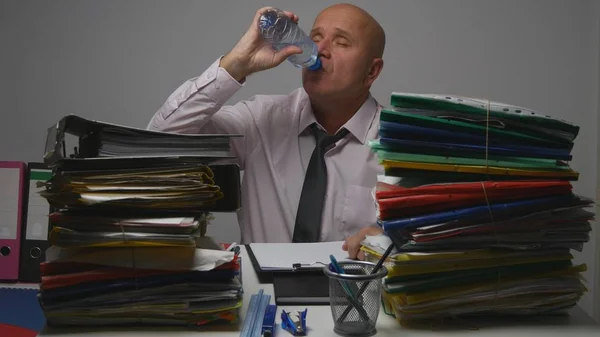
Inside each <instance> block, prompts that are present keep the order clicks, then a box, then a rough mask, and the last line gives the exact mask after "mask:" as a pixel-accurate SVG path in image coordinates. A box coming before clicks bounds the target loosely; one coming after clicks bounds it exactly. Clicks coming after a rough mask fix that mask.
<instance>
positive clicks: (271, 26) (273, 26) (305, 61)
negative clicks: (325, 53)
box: [258, 8, 321, 70]
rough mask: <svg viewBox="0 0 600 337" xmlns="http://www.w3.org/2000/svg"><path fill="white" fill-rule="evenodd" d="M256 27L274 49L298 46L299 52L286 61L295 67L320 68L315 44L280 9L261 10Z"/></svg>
mask: <svg viewBox="0 0 600 337" xmlns="http://www.w3.org/2000/svg"><path fill="white" fill-rule="evenodd" d="M258 29H259V30H260V32H261V33H262V37H263V39H264V40H265V41H266V42H268V43H270V44H271V45H272V46H273V48H274V49H275V50H281V49H283V48H285V47H287V46H289V45H295V46H298V47H300V48H301V49H302V53H301V54H295V55H292V56H290V57H288V61H290V62H291V63H292V64H293V65H295V66H296V67H299V68H308V69H310V70H318V69H320V68H321V60H320V59H319V57H318V48H317V44H316V43H315V42H314V41H313V40H312V39H311V38H310V37H309V36H308V35H306V33H304V31H303V30H302V29H300V27H299V26H298V25H297V24H296V23H295V22H294V21H292V20H291V19H290V18H289V17H288V16H287V15H285V13H284V12H283V11H282V10H280V9H276V8H272V9H268V10H266V11H265V12H263V13H262V15H261V16H260V18H259V20H258Z"/></svg>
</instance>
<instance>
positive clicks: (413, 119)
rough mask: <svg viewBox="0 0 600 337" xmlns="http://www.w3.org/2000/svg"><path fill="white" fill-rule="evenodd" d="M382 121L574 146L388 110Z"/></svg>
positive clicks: (536, 143) (551, 146) (565, 147)
mask: <svg viewBox="0 0 600 337" xmlns="http://www.w3.org/2000/svg"><path fill="white" fill-rule="evenodd" d="M380 119H381V120H382V121H388V122H396V123H404V124H410V125H416V126H421V127H428V128H436V129H442V130H455V131H458V132H464V133H471V134H476V135H486V132H487V133H488V137H489V138H491V139H509V140H513V141H521V142H522V144H523V145H538V146H544V147H548V148H553V149H571V148H572V146H573V143H572V142H566V141H563V142H560V141H556V140H549V139H546V138H540V137H534V136H530V135H525V134H522V133H519V132H514V131H508V130H503V129H498V128H495V127H489V128H487V131H486V126H485V125H483V126H482V125H476V124H472V123H466V122H461V121H453V120H446V119H443V118H437V117H429V116H423V115H419V114H414V113H407V112H401V111H395V110H392V109H387V108H386V109H383V110H382V111H381V117H380Z"/></svg>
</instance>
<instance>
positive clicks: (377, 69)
mask: <svg viewBox="0 0 600 337" xmlns="http://www.w3.org/2000/svg"><path fill="white" fill-rule="evenodd" d="M382 69H383V59H382V58H374V59H373V61H371V67H370V68H369V73H368V74H367V78H366V79H365V81H366V84H367V85H368V86H371V84H373V82H375V80H376V79H377V77H379V74H381V70H382Z"/></svg>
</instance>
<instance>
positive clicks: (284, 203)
mask: <svg viewBox="0 0 600 337" xmlns="http://www.w3.org/2000/svg"><path fill="white" fill-rule="evenodd" d="M219 61H220V60H217V61H216V62H215V63H213V64H212V65H211V66H210V67H209V68H208V69H207V70H206V71H205V72H204V73H203V74H202V75H200V76H199V77H196V78H192V79H190V80H188V81H186V82H185V83H183V84H182V85H181V86H180V87H179V88H178V89H177V90H176V91H175V92H173V93H172V94H171V96H170V97H169V98H168V99H167V101H166V102H165V103H164V105H163V106H162V107H161V108H160V109H159V110H158V111H157V112H156V114H155V115H154V117H153V118H152V120H151V121H150V123H149V125H148V129H151V130H159V131H167V132H177V133H187V134H197V133H218V134H222V133H230V134H242V135H243V136H244V137H243V138H242V137H240V138H237V139H235V140H234V141H233V142H232V151H233V154H234V155H235V156H237V157H238V162H237V163H238V164H239V165H240V168H241V169H242V170H243V171H244V173H243V174H244V176H243V181H242V191H241V193H242V208H241V209H240V211H238V221H239V225H240V230H241V234H242V243H250V242H292V236H293V233H294V224H295V220H296V211H297V209H298V202H299V200H300V193H301V191H302V185H303V183H304V175H305V172H306V168H307V167H308V162H309V160H310V157H311V154H312V152H313V150H314V148H315V145H316V141H315V138H314V136H313V134H312V132H310V128H308V126H310V125H311V124H312V123H317V121H316V119H315V117H314V115H313V112H312V108H311V105H310V103H309V99H308V95H307V94H306V92H305V91H304V89H302V88H300V89H296V90H295V91H293V92H291V93H290V94H289V95H257V96H254V97H252V98H251V99H249V100H246V101H242V102H239V103H237V104H235V105H233V106H224V104H225V102H226V101H227V100H228V99H229V98H230V97H231V96H232V95H233V94H234V93H235V92H236V91H237V90H239V89H240V88H241V86H242V84H240V83H239V82H237V81H236V80H235V79H234V78H232V77H231V76H230V75H229V73H228V72H227V71H226V70H225V69H223V68H221V67H219ZM244 85H245V84H244ZM380 112H381V107H380V106H379V105H378V103H377V102H376V101H375V99H374V98H373V97H372V96H369V98H368V99H367V100H366V101H365V103H364V104H363V105H362V107H361V108H360V109H359V110H358V111H357V112H356V113H355V115H354V116H353V117H352V118H351V119H350V120H349V121H348V122H347V123H346V124H345V125H344V126H343V127H344V128H346V129H348V131H349V133H348V135H346V137H344V138H343V139H341V140H340V141H338V142H337V143H336V146H335V147H334V148H333V149H331V150H329V151H328V152H327V153H326V154H325V162H326V165H327V181H328V186H327V192H326V196H325V205H324V207H323V218H322V219H323V220H322V225H321V235H320V240H321V241H339V240H344V239H345V238H346V237H348V236H351V235H354V234H356V232H357V231H358V230H360V229H361V228H363V227H366V226H369V225H373V224H374V223H375V221H376V208H375V202H374V199H373V196H372V190H373V188H374V187H375V184H376V183H377V176H378V175H379V174H383V169H382V168H381V166H379V165H378V161H377V157H376V155H375V154H374V153H373V152H372V151H371V150H370V148H369V147H368V146H367V144H368V141H369V140H372V139H375V138H376V137H377V133H378V126H379V114H380ZM319 127H320V125H319Z"/></svg>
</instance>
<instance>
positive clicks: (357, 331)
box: [323, 261, 387, 337]
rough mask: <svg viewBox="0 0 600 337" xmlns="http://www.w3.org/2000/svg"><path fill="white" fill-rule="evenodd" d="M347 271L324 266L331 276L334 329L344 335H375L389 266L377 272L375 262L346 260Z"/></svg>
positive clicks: (341, 264)
mask: <svg viewBox="0 0 600 337" xmlns="http://www.w3.org/2000/svg"><path fill="white" fill-rule="evenodd" d="M339 265H340V267H341V268H342V269H343V270H344V273H343V274H338V273H336V272H333V271H331V270H329V268H328V267H324V268H323V272H324V273H325V275H327V276H328V277H329V302H330V305H331V314H332V316H333V331H335V333H337V334H338V335H341V336H357V337H358V336H361V337H365V336H373V335H374V334H376V333H377V329H376V328H375V323H376V322H377V316H378V315H379V310H380V308H381V288H382V282H381V279H383V278H384V277H385V276H386V275H387V269H386V268H385V267H383V266H381V267H380V269H379V270H378V271H377V272H376V273H375V274H371V273H372V271H373V270H374V269H375V264H374V263H370V262H365V261H342V262H339Z"/></svg>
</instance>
